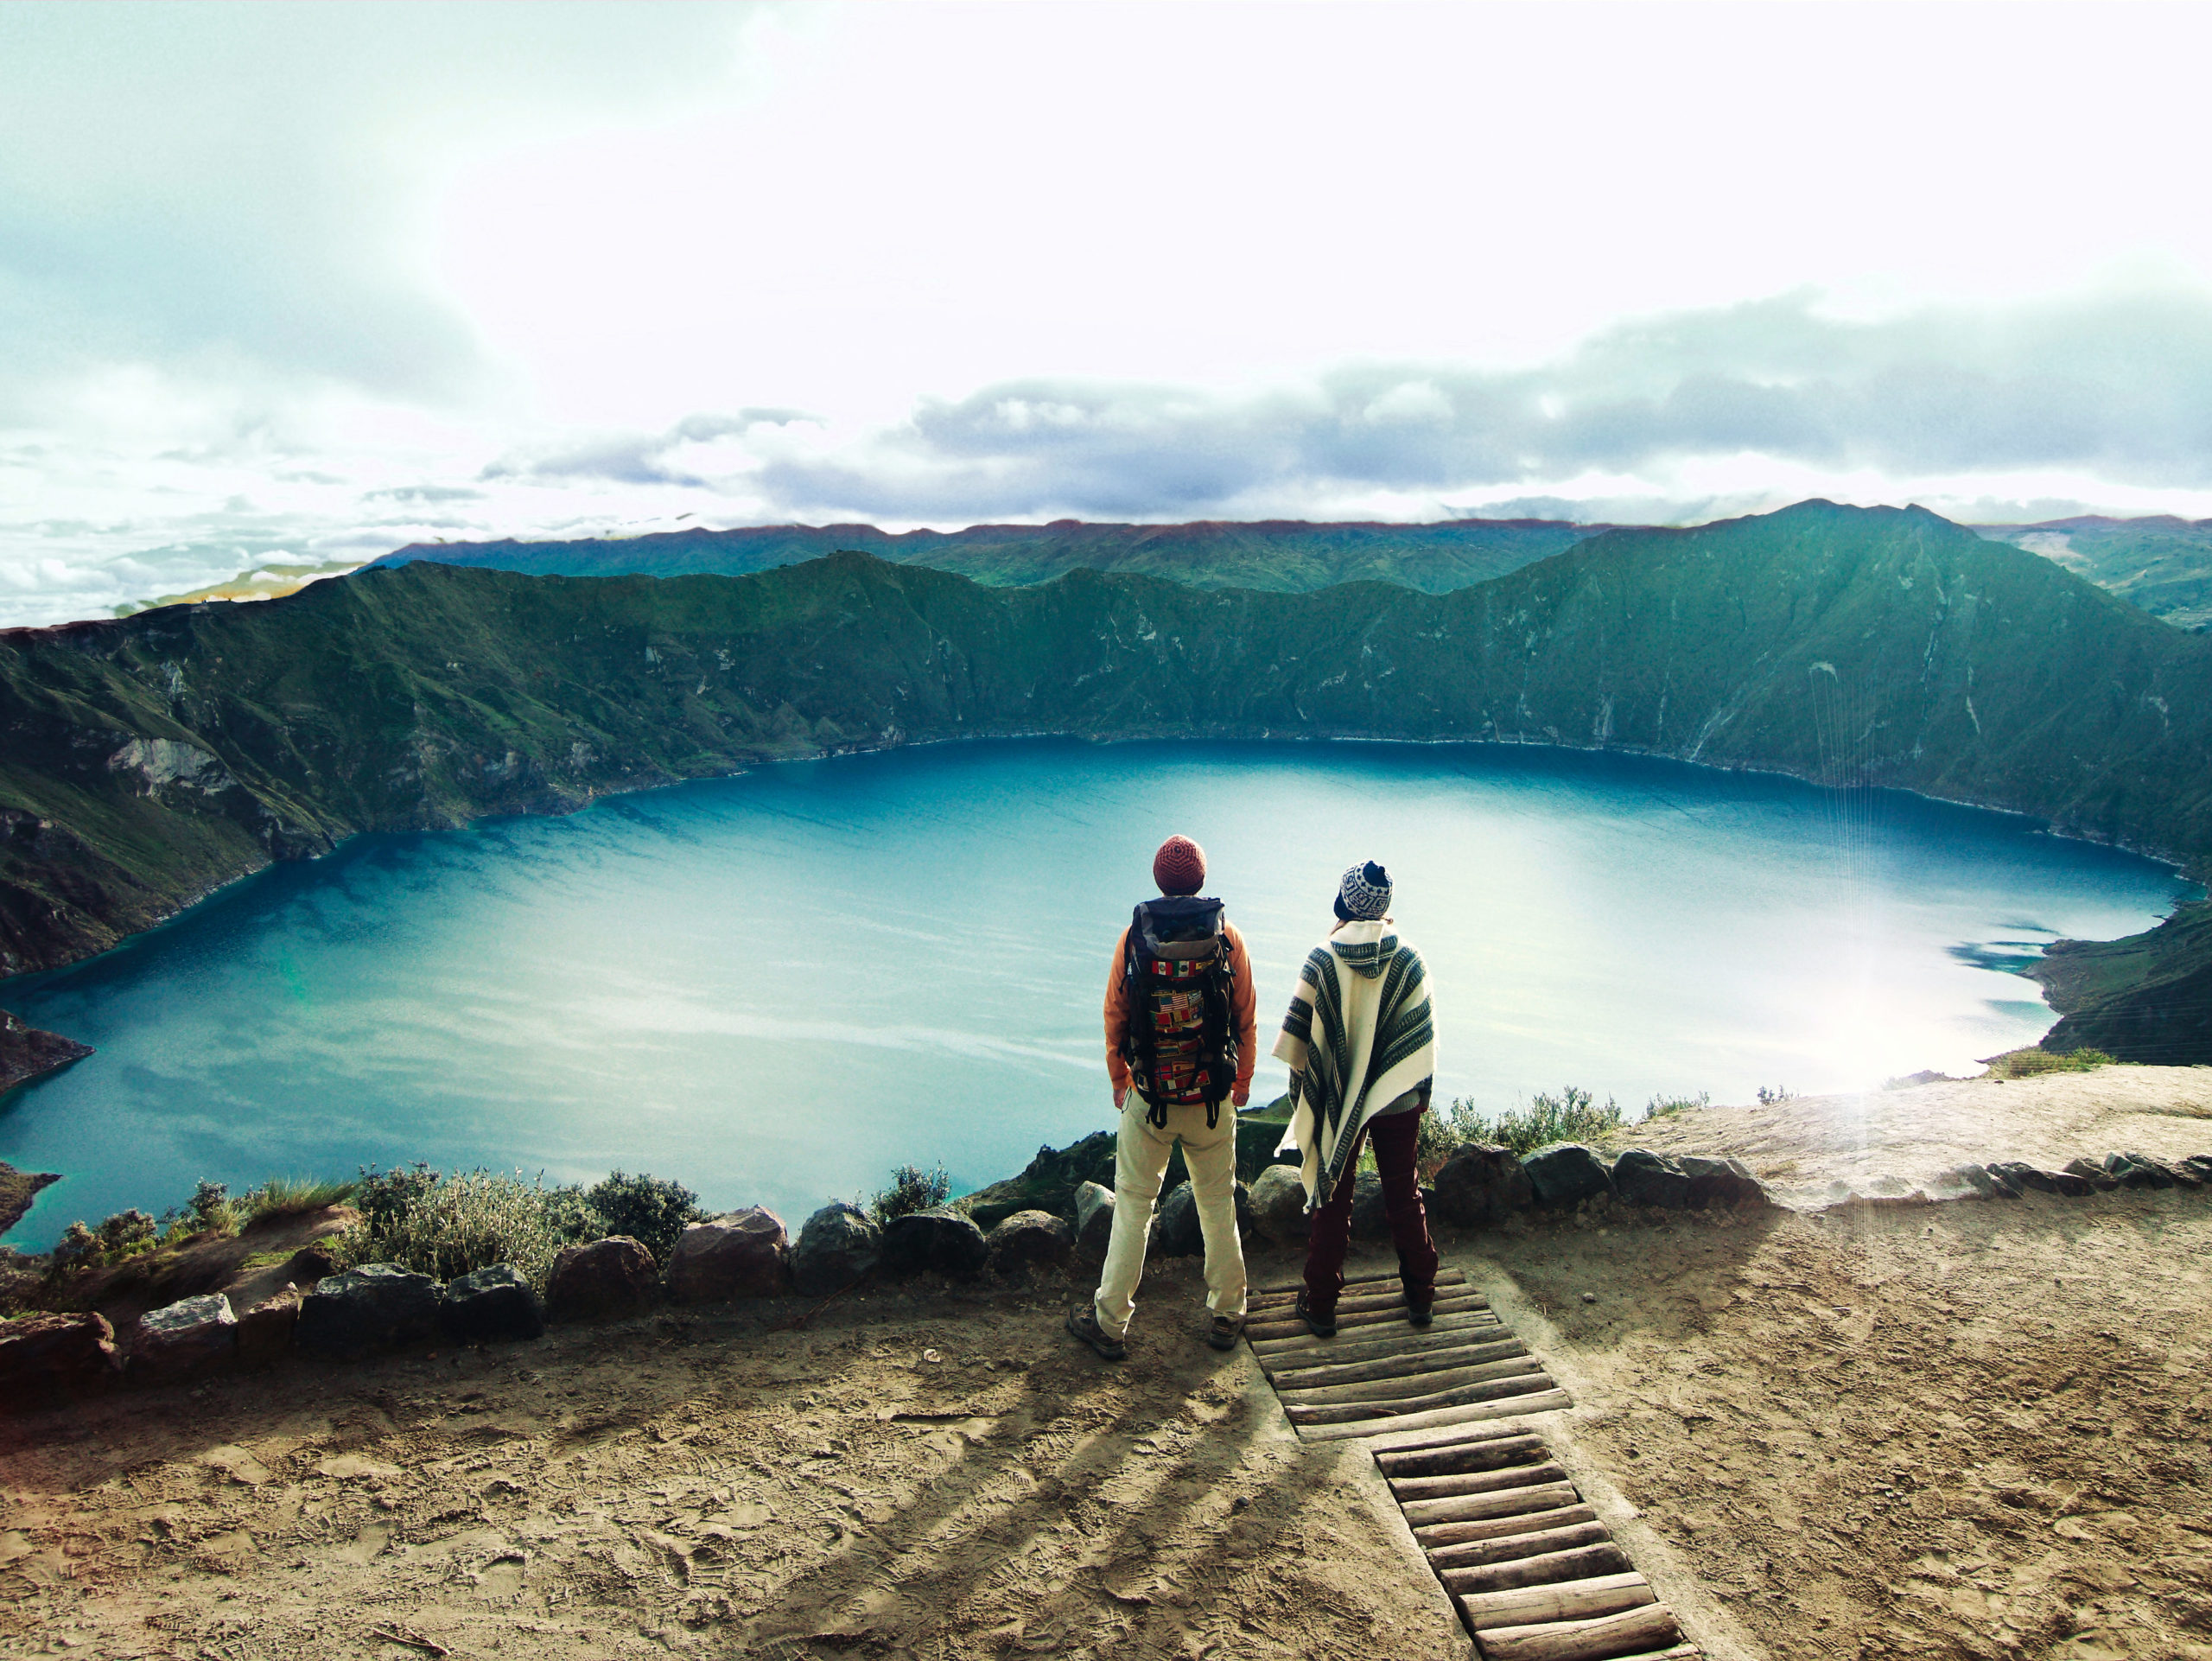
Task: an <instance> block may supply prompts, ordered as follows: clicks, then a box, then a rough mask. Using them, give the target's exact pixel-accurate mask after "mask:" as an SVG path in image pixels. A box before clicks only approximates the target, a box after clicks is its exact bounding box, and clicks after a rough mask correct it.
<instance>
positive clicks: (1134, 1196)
mask: <svg viewBox="0 0 2212 1661" xmlns="http://www.w3.org/2000/svg"><path fill="white" fill-rule="evenodd" d="M1150 1111H1151V1110H1150V1109H1149V1108H1148V1107H1147V1106H1146V1104H1145V1102H1144V1099H1143V1098H1141V1097H1140V1096H1139V1095H1138V1094H1137V1093H1136V1091H1134V1090H1132V1091H1130V1092H1129V1098H1128V1103H1127V1104H1126V1105H1124V1106H1123V1108H1122V1129H1121V1132H1120V1134H1119V1136H1117V1137H1116V1142H1115V1152H1114V1233H1113V1237H1112V1238H1111V1239H1110V1240H1109V1241H1108V1243H1107V1246H1106V1269H1105V1272H1104V1273H1103V1275H1101V1276H1099V1280H1098V1298H1097V1308H1098V1324H1099V1326H1100V1327H1103V1329H1104V1330H1105V1331H1106V1332H1107V1333H1110V1334H1111V1335H1112V1336H1114V1337H1116V1338H1120V1337H1122V1335H1123V1334H1124V1333H1127V1332H1128V1329H1129V1314H1130V1311H1132V1310H1133V1309H1135V1308H1136V1301H1137V1282H1139V1281H1141V1280H1142V1279H1143V1278H1144V1249H1145V1245H1146V1244H1147V1242H1148V1241H1149V1240H1150V1239H1151V1238H1152V1218H1153V1212H1154V1210H1155V1209H1156V1208H1157V1206H1158V1202H1159V1200H1160V1178H1161V1177H1163V1176H1165V1175H1166V1173H1167V1156H1168V1155H1169V1154H1170V1153H1172V1152H1173V1150H1174V1147H1175V1144H1176V1142H1178V1141H1179V1142H1182V1144H1183V1163H1184V1164H1185V1165H1186V1166H1188V1167H1189V1168H1190V1171H1191V1189H1192V1198H1194V1199H1195V1200H1197V1201H1198V1227H1199V1229H1200V1231H1202V1232H1203V1233H1204V1234H1205V1243H1206V1308H1207V1310H1208V1311H1209V1312H1210V1313H1211V1314H1217V1315H1229V1316H1231V1317H1241V1316H1242V1315H1243V1313H1244V1245H1243V1242H1242V1241H1241V1240H1239V1239H1238V1238H1236V1111H1235V1110H1234V1109H1233V1108H1231V1107H1230V1104H1228V1103H1227V1102H1224V1103H1223V1104H1221V1116H1220V1123H1218V1124H1217V1125H1216V1126H1215V1127H1214V1128H1213V1129H1212V1130H1207V1129H1206V1110H1205V1106H1204V1104H1200V1105H1198V1106H1196V1107H1171V1108H1169V1109H1168V1110H1167V1125H1166V1129H1165V1130H1162V1129H1160V1127H1158V1126H1156V1125H1154V1123H1152V1122H1151V1121H1150V1120H1149V1119H1148V1118H1147V1117H1145V1116H1146V1115H1147V1113H1148V1112H1150Z"/></svg>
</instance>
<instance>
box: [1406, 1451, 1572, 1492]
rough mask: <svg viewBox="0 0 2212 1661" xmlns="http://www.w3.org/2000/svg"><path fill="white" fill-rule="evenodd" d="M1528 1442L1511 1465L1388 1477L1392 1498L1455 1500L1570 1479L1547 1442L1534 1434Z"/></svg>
mask: <svg viewBox="0 0 2212 1661" xmlns="http://www.w3.org/2000/svg"><path fill="white" fill-rule="evenodd" d="M1528 1441H1529V1444H1531V1446H1530V1448H1529V1452H1528V1454H1527V1455H1526V1457H1525V1458H1523V1459H1518V1460H1516V1461H1514V1462H1512V1463H1511V1464H1510V1465H1501V1466H1497V1467H1494V1468H1492V1469H1490V1470H1484V1471H1459V1472H1455V1473H1453V1474H1452V1475H1450V1476H1400V1477H1386V1478H1385V1479H1384V1480H1385V1481H1387V1482H1389V1485H1390V1498H1391V1499H1395V1500H1396V1501H1397V1502H1398V1504H1399V1505H1410V1504H1412V1503H1413V1502H1414V1500H1416V1499H1456V1498H1458V1497H1459V1495H1461V1494H1463V1493H1496V1492H1497V1491H1498V1490H1499V1489H1500V1488H1525V1487H1528V1486H1529V1485H1530V1484H1532V1483H1537V1482H1564V1481H1566V1480H1567V1469H1566V1467H1564V1466H1562V1465H1561V1464H1560V1462H1559V1461H1557V1460H1555V1459H1553V1458H1552V1457H1551V1456H1550V1455H1549V1454H1547V1453H1546V1452H1545V1450H1544V1445H1543V1443H1542V1442H1541V1441H1537V1439H1536V1438H1535V1437H1534V1436H1530V1437H1529V1438H1528ZM1513 1445H1514V1446H1515V1447H1516V1448H1518V1447H1519V1446H1520V1443H1519V1442H1518V1441H1516V1442H1515V1443H1514V1444H1513Z"/></svg>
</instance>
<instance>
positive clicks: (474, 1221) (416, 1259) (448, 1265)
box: [351, 1171, 605, 1287]
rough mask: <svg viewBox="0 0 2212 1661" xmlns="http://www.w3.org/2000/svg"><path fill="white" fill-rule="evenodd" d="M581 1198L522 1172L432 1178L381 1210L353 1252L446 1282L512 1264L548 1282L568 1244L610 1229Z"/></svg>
mask: <svg viewBox="0 0 2212 1661" xmlns="http://www.w3.org/2000/svg"><path fill="white" fill-rule="evenodd" d="M581 1200H582V1195H581V1193H580V1191H578V1190H577V1189H575V1188H572V1187H571V1188H557V1187H556V1188H550V1189H549V1188H548V1187H545V1184H544V1180H543V1178H542V1177H541V1178H539V1179H537V1180H536V1181H524V1180H523V1179H522V1177H521V1175H520V1174H519V1173H518V1174H515V1175H513V1176H509V1175H507V1174H505V1173H504V1172H498V1171H467V1172H464V1173H462V1174H459V1175H456V1176H449V1177H442V1178H433V1180H432V1181H430V1182H429V1183H428V1184H427V1185H423V1186H420V1187H412V1188H411V1189H410V1193H409V1197H408V1200H407V1201H406V1203H405V1204H404V1206H385V1207H382V1208H380V1210H379V1212H378V1217H379V1219H380V1220H379V1221H378V1223H376V1224H375V1225H370V1226H367V1227H365V1229H364V1231H363V1233H364V1235H365V1238H362V1239H360V1240H359V1242H358V1243H357V1244H356V1245H355V1247H354V1250H353V1252H352V1254H351V1255H352V1256H353V1258H354V1260H355V1261H356V1262H362V1263H397V1264H398V1265H399V1266H400V1267H401V1268H403V1269H411V1270H414V1271H415V1272H416V1274H418V1275H429V1276H433V1277H434V1278H435V1279H438V1280H442V1281H449V1280H452V1279H453V1278H454V1276H458V1275H467V1274H469V1273H471V1272H473V1271H474V1270H479V1269H489V1268H490V1267H491V1266H492V1265H493V1263H512V1264H513V1265H514V1266H515V1267H516V1268H517V1269H518V1270H521V1271H522V1272H523V1273H524V1275H526V1276H529V1277H530V1279H531V1282H533V1283H534V1284H536V1285H538V1286H541V1287H542V1286H543V1285H544V1283H545V1277H546V1276H547V1275H548V1274H549V1273H550V1271H551V1270H552V1267H553V1258H554V1255H555V1254H556V1252H558V1251H560V1250H561V1248H562V1247H563V1246H564V1245H569V1244H572V1243H574V1242H575V1240H577V1239H579V1238H594V1237H596V1236H598V1235H599V1234H601V1233H603V1232H605V1230H604V1229H603V1228H602V1227H601V1224H600V1219H599V1217H598V1215H597V1214H596V1213H595V1212H588V1209H587V1208H586V1207H585V1206H583V1205H582V1203H581ZM587 1218H588V1221H586V1219H587ZM579 1224H581V1225H582V1227H581V1229H579V1228H578V1227H576V1226H575V1225H579Z"/></svg>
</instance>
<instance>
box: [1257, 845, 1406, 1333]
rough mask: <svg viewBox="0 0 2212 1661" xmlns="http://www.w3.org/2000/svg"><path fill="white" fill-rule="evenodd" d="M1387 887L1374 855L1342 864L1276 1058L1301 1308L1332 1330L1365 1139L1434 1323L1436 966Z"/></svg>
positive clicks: (1310, 1321) (1317, 1328) (1402, 1254)
mask: <svg viewBox="0 0 2212 1661" xmlns="http://www.w3.org/2000/svg"><path fill="white" fill-rule="evenodd" d="M1391 889H1392V885H1391V881H1390V875H1389V872H1387V871H1386V870H1384V869H1383V867H1381V866H1380V865H1377V864H1376V863H1374V862H1372V861H1370V862H1367V863H1365V864H1361V865H1355V866H1353V867H1352V868H1351V869H1350V870H1348V871H1346V872H1345V873H1344V881H1342V883H1341V884H1340V885H1339V886H1338V892H1337V901H1336V912H1337V926H1336V927H1335V928H1334V929H1333V930H1332V931H1331V932H1330V934H1329V938H1328V939H1325V940H1324V941H1323V942H1322V943H1321V944H1320V945H1318V946H1316V947H1315V948H1314V949H1313V951H1312V952H1311V953H1310V954H1308V956H1307V957H1306V962H1305V964H1304V966H1303V967H1302V968H1300V971H1299V974H1298V990H1297V992H1296V993H1295V994H1294V996H1292V998H1291V1001H1290V1012H1289V1014H1287V1015H1285V1016H1284V1017H1283V1023H1282V1034H1281V1037H1279V1038H1278V1039H1276V1041H1275V1047H1274V1053H1275V1057H1276V1059H1277V1060H1280V1061H1282V1062H1284V1063H1285V1064H1286V1065H1287V1066H1289V1068H1290V1098H1291V1104H1292V1113H1291V1123H1290V1130H1289V1131H1288V1133H1287V1135H1285V1136H1284V1137H1283V1140H1282V1149H1278V1151H1282V1150H1283V1149H1296V1150H1297V1151H1298V1152H1299V1153H1300V1155H1302V1160H1301V1162H1300V1168H1299V1175H1300V1179H1301V1180H1302V1181H1304V1182H1305V1184H1306V1206H1307V1209H1308V1210H1309V1211H1310V1212H1312V1215H1313V1238H1312V1242H1311V1244H1309V1245H1308V1246H1307V1248H1306V1289H1305V1290H1304V1291H1302V1292H1300V1294H1299V1296H1298V1311H1299V1314H1301V1315H1303V1316H1304V1317H1305V1319H1306V1325H1307V1326H1308V1327H1310V1328H1312V1330H1313V1332H1314V1333H1316V1334H1318V1335H1319V1336H1321V1337H1324V1338H1325V1337H1327V1336H1328V1335H1329V1334H1330V1333H1333V1332H1335V1331H1336V1329H1337V1319H1336V1315H1337V1298H1338V1295H1339V1294H1341V1293H1342V1292H1343V1290H1344V1251H1345V1249H1346V1247H1347V1246H1348V1244H1350V1242H1351V1202H1352V1191H1353V1187H1354V1175H1355V1173H1356V1171H1357V1161H1358V1159H1359V1150H1360V1147H1361V1144H1362V1143H1363V1142H1364V1143H1369V1144H1371V1145H1372V1146H1373V1148H1374V1149H1375V1168H1376V1171H1377V1172H1378V1173H1379V1174H1381V1176H1382V1178H1383V1207H1384V1209H1385V1210H1386V1211H1387V1212H1388V1213H1389V1219H1390V1235H1391V1238H1392V1239H1393V1240H1394V1241H1395V1243H1396V1245H1397V1248H1398V1274H1399V1277H1400V1279H1401V1281H1402V1282H1403V1284H1404V1286H1405V1289H1406V1306H1407V1309H1408V1314H1409V1317H1410V1319H1411V1320H1412V1321H1413V1323H1414V1325H1415V1326H1416V1327H1426V1326H1427V1324H1428V1321H1429V1310H1430V1308H1431V1306H1432V1305H1433V1304H1434V1302H1435V1301H1436V1245H1435V1243H1434V1242H1433V1240H1431V1239H1430V1238H1429V1233H1428V1219H1427V1214H1426V1213H1425V1212H1424V1211H1423V1210H1422V1207H1421V1182H1420V1178H1419V1175H1418V1174H1417V1173H1416V1172H1415V1170H1414V1145H1415V1143H1416V1142H1418V1141H1419V1140H1420V1136H1421V1114H1423V1113H1424V1112H1426V1111H1427V1109H1428V1097H1429V1090H1430V1087H1431V1085H1432V1084H1433V1080H1434V1079H1435V1076H1436V1034H1435V1030H1434V1028H1433V1026H1432V1024H1431V1022H1430V1020H1429V1009H1428V972H1427V969H1426V967H1425V966H1424V965H1423V964H1422V963H1421V956H1420V954H1419V953H1418V952H1416V951H1414V949H1413V948H1412V947H1411V946H1409V945H1407V944H1406V943H1405V942H1404V941H1403V940H1402V939H1399V938H1398V933H1397V930H1396V929H1395V927H1394V926H1392V924H1391V921H1390V918H1389V909H1390V896H1391Z"/></svg>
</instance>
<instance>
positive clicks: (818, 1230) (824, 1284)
mask: <svg viewBox="0 0 2212 1661" xmlns="http://www.w3.org/2000/svg"><path fill="white" fill-rule="evenodd" d="M882 1249H883V1231H881V1230H880V1229H879V1228H877V1227H876V1225H875V1224H874V1221H873V1220H872V1219H870V1218H869V1217H868V1213H867V1212H864V1211H862V1210H861V1208H860V1207H859V1206H853V1205H848V1204H847V1203H846V1202H845V1201H844V1200H833V1201H832V1202H831V1203H829V1205H827V1206H823V1208H822V1209H821V1210H820V1211H817V1212H815V1213H814V1215H813V1216H811V1217H810V1218H808V1219H806V1222H805V1225H804V1226H803V1227H801V1228H800V1230H799V1231H798V1244H796V1245H794V1246H793V1247H792V1248H791V1282H792V1284H793V1285H794V1286H795V1287H797V1288H798V1292H799V1295H801V1296H802V1297H810V1298H826V1297H828V1296H829V1295H830V1294H831V1293H833V1292H842V1291H843V1290H844V1289H846V1288H847V1287H849V1286H851V1285H854V1284H855V1283H856V1282H859V1281H860V1280H861V1278H862V1277H863V1276H867V1275H869V1274H872V1273H873V1272H874V1270H875V1266H876V1263H877V1260H878V1259H879V1258H880V1256H881V1255H882Z"/></svg>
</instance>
